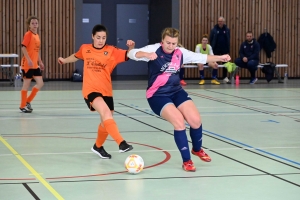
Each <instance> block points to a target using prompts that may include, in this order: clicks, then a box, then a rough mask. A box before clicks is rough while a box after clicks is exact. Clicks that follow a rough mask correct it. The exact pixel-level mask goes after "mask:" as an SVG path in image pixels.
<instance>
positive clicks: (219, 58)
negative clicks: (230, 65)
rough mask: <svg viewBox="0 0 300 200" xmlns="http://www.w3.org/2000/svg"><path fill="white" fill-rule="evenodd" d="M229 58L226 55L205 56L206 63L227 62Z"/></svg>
mask: <svg viewBox="0 0 300 200" xmlns="http://www.w3.org/2000/svg"><path fill="white" fill-rule="evenodd" d="M230 60H231V58H230V56H229V55H228V54H225V55H221V56H215V55H207V60H206V62H228V61H230Z"/></svg>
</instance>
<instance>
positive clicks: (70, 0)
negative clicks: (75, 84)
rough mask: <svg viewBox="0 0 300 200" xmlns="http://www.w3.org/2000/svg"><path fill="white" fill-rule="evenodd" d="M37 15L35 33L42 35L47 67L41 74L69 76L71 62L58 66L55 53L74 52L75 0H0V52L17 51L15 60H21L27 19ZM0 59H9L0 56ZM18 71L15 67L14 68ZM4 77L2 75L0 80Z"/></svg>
mask: <svg viewBox="0 0 300 200" xmlns="http://www.w3.org/2000/svg"><path fill="white" fill-rule="evenodd" d="M31 15H34V16H37V17H38V18H39V30H38V33H39V35H40V39H41V51H40V52H41V58H42V60H43V62H44V64H45V67H46V70H45V72H44V74H43V76H44V77H45V78H48V79H69V78H70V77H71V75H72V72H73V71H74V67H75V65H74V64H68V65H64V66H60V65H58V64H57V58H58V56H62V55H70V54H72V53H74V52H75V25H74V24H75V21H74V20H75V1H74V0H63V1H61V0H1V1H0V16H1V18H2V20H1V21H0V29H1V30H0V52H1V53H16V54H18V55H19V58H18V59H15V63H16V64H21V58H22V56H23V55H22V52H21V46H20V44H21V43H22V40H23V36H24V34H25V32H26V31H27V27H26V22H25V21H26V19H27V18H28V17H29V16H31ZM0 63H5V64H7V63H9V61H8V59H0ZM16 72H17V70H16ZM1 79H7V77H6V76H5V75H3V77H2V73H0V80H1Z"/></svg>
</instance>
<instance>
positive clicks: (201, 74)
mask: <svg viewBox="0 0 300 200" xmlns="http://www.w3.org/2000/svg"><path fill="white" fill-rule="evenodd" d="M199 74H200V79H204V70H199Z"/></svg>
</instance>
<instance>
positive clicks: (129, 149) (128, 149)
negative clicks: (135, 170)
mask: <svg viewBox="0 0 300 200" xmlns="http://www.w3.org/2000/svg"><path fill="white" fill-rule="evenodd" d="M132 149H133V147H132V146H130V147H129V148H127V149H125V150H121V149H119V152H120V153H125V152H127V151H131V150H132Z"/></svg>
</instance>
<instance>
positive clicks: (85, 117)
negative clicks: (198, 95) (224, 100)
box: [0, 113, 299, 121]
mask: <svg viewBox="0 0 300 200" xmlns="http://www.w3.org/2000/svg"><path fill="white" fill-rule="evenodd" d="M150 114H151V113H150ZM273 114H274V116H282V115H288V116H293V115H295V116H297V115H299V113H273ZM26 115H27V114H26ZM28 115H30V114H28ZM201 115H202V116H206V117H224V116H250V115H251V116H262V115H266V114H265V113H244V114H239V113H230V114H228V113H217V114H205V113H202V114H201ZM128 116H134V117H139V118H153V117H154V116H151V115H146V114H145V115H130V114H129V115H128ZM96 118H97V119H98V118H99V116H98V115H95V116H86V115H82V116H76V117H72V116H59V115H57V116H49V117H23V116H20V117H2V118H0V121H4V120H12V119H26V120H42V119H96ZM114 118H127V117H126V116H123V115H118V114H117V113H116V114H115V115H114Z"/></svg>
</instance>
